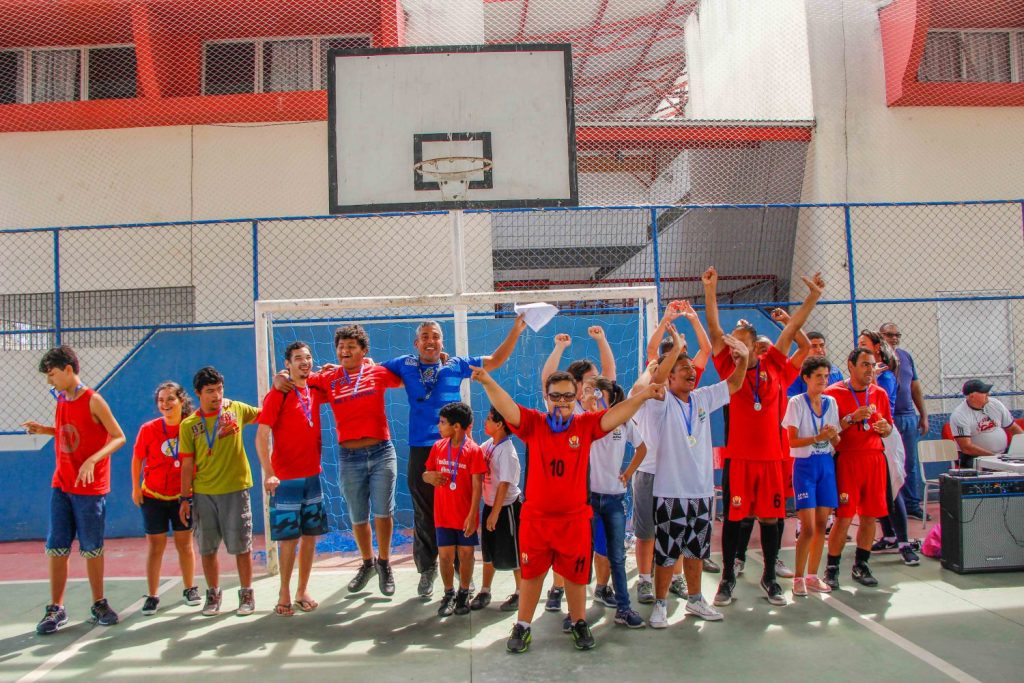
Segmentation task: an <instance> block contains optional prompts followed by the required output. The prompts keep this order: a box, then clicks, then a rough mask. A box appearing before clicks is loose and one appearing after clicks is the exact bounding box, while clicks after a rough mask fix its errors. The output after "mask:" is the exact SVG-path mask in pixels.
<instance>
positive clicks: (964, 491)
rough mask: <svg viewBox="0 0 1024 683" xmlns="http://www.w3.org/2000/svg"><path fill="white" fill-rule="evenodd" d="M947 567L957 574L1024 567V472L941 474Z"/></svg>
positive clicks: (943, 559)
mask: <svg viewBox="0 0 1024 683" xmlns="http://www.w3.org/2000/svg"><path fill="white" fill-rule="evenodd" d="M939 505H940V508H941V511H942V513H941V514H942V566H943V567H945V568H946V569H951V570H953V571H955V572H956V573H957V574H973V573H977V572H1006V571H1024V476H1019V475H985V476H980V477H960V476H957V477H953V476H949V475H945V474H944V475H942V476H941V477H940V478H939Z"/></svg>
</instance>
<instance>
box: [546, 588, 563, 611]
mask: <svg viewBox="0 0 1024 683" xmlns="http://www.w3.org/2000/svg"><path fill="white" fill-rule="evenodd" d="M563 595H565V589H564V588H559V587H558V586H552V587H551V590H549V591H548V601H547V602H546V603H544V609H545V610H547V611H548V612H561V611H562V596H563Z"/></svg>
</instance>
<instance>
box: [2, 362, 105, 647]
mask: <svg viewBox="0 0 1024 683" xmlns="http://www.w3.org/2000/svg"><path fill="white" fill-rule="evenodd" d="M78 367H79V366H78V356H77V355H76V354H75V351H74V349H72V348H71V347H70V346H58V347H56V348H52V349H50V350H49V351H47V352H46V354H45V355H44V356H43V358H42V360H41V361H39V372H41V373H43V374H45V375H46V381H47V383H48V384H50V385H51V386H52V387H53V389H51V392H52V393H53V396H54V398H56V399H57V410H56V414H55V416H54V424H53V426H49V425H44V424H42V423H39V422H35V421H32V420H30V421H28V422H25V423H23V424H22V427H24V428H25V430H26V431H27V432H28V433H29V434H48V435H50V436H53V437H54V440H53V448H54V451H56V455H57V465H56V468H55V470H54V473H53V481H52V484H51V486H52V490H51V494H50V530H49V533H48V534H47V537H46V554H47V556H48V557H49V558H50V600H51V603H50V604H49V605H47V606H46V613H45V614H44V615H43V618H42V620H41V621H40V622H39V623H38V624H37V625H36V633H38V634H40V635H45V634H48V633H54V632H56V631H57V630H58V629H60V628H61V627H63V626H64V625H65V624H67V623H68V615H67V612H66V611H65V609H64V589H65V587H66V586H67V582H68V562H69V560H70V557H71V542H72V541H73V540H74V538H75V536H78V551H79V552H80V553H81V554H82V557H84V558H85V569H86V573H87V574H88V576H89V588H90V589H91V590H92V599H93V605H92V610H91V613H92V614H91V617H90V621H93V622H95V623H98V624H100V625H101V626H112V625H114V624H116V623H117V613H116V612H114V610H113V609H111V608H110V605H109V604H107V600H106V598H104V597H103V535H104V528H103V527H104V521H105V516H106V503H107V501H106V497H107V493H108V492H109V491H110V454H111V453H113V452H114V451H116V450H117V449H118V448H120V447H121V446H123V445H124V444H125V437H124V433H123V432H122V431H121V427H120V425H118V424H117V420H115V419H114V416H113V414H112V413H111V412H110V406H108V405H107V402H106V401H104V400H103V398H102V397H101V396H100V395H99V394H98V393H96V392H95V391H93V390H92V389H89V388H87V387H85V386H83V385H82V382H81V381H80V380H79V378H78Z"/></svg>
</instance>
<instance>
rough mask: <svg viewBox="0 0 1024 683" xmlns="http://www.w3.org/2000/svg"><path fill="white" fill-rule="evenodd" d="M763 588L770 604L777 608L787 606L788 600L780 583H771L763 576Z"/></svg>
mask: <svg viewBox="0 0 1024 683" xmlns="http://www.w3.org/2000/svg"><path fill="white" fill-rule="evenodd" d="M761 588H763V589H764V592H765V593H766V594H767V597H768V602H769V603H771V604H772V605H775V606H776V607H782V606H783V605H785V604H786V598H785V597H784V596H783V595H782V587H781V586H779V582H778V581H771V582H769V581H768V580H767V579H765V578H764V577H763V576H762V577H761Z"/></svg>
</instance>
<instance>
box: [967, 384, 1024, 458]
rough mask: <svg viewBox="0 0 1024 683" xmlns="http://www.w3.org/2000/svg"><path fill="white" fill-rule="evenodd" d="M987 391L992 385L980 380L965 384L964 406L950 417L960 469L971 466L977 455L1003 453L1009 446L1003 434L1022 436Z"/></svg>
mask: <svg viewBox="0 0 1024 683" xmlns="http://www.w3.org/2000/svg"><path fill="white" fill-rule="evenodd" d="M990 391H992V385H991V384H988V383H986V382H982V381H981V380H980V379H972V380H968V381H967V382H965V383H964V387H963V392H964V402H963V403H961V404H960V405H958V406H957V407H956V408H954V409H953V412H952V413H950V414H949V428H950V430H952V432H953V438H954V439H956V448H957V450H958V451H960V465H961V467H968V466H970V465H972V464H973V463H974V458H976V457H978V456H980V455H996V454H998V453H1005V452H1006V447H1007V446H1008V445H1009V444H1010V441H1009V437H1008V436H1007V435H1006V432H1007V431H1009V433H1010V434H1011V435H1012V434H1020V433H1022V432H1024V430H1022V429H1021V428H1020V425H1018V424H1017V423H1015V422H1014V421H1013V416H1012V415H1010V411H1009V410H1007V409H1006V406H1004V405H1003V404H1002V402H1001V401H1000V400H999V399H996V398H990V397H989V395H988V394H989V392H990Z"/></svg>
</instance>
